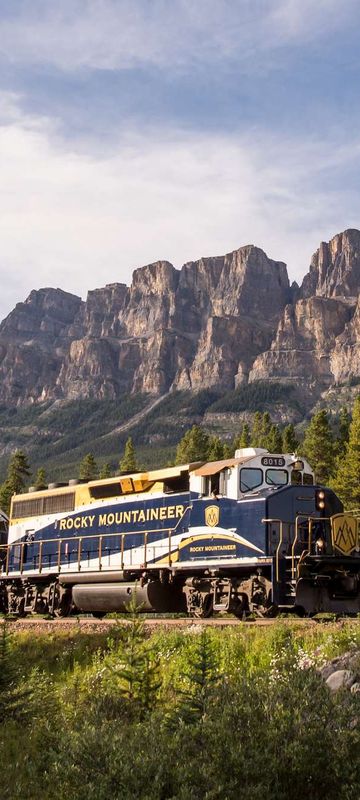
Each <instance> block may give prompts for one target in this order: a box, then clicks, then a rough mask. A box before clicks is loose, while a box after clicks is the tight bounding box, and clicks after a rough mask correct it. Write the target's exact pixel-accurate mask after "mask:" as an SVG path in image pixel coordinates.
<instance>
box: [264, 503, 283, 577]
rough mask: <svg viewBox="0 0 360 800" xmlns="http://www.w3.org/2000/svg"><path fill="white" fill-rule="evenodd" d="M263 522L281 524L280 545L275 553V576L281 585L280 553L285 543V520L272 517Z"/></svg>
mask: <svg viewBox="0 0 360 800" xmlns="http://www.w3.org/2000/svg"><path fill="white" fill-rule="evenodd" d="M261 522H271V523H273V522H278V523H279V543H278V546H277V548H276V553H275V575H276V581H277V583H279V553H280V547H281V545H282V543H283V535H284V528H283V525H284V520H282V519H278V518H277V517H273V518H272V517H270V518H264V519H262V520H261Z"/></svg>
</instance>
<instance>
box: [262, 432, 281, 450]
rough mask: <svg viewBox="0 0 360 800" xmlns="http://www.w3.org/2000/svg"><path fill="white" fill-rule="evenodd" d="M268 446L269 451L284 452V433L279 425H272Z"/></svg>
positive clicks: (267, 441) (267, 440)
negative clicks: (282, 433)
mask: <svg viewBox="0 0 360 800" xmlns="http://www.w3.org/2000/svg"><path fill="white" fill-rule="evenodd" d="M265 446H266V448H267V450H268V451H269V453H282V452H283V450H282V435H281V431H280V429H279V427H278V426H277V425H272V426H271V428H270V431H269V434H268V436H267V439H266V445H265Z"/></svg>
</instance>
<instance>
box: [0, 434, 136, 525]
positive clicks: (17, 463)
mask: <svg viewBox="0 0 360 800" xmlns="http://www.w3.org/2000/svg"><path fill="white" fill-rule="evenodd" d="M137 469H138V464H137V459H136V453H135V447H134V444H133V441H132V438H131V436H129V438H128V440H127V442H126V445H125V450H124V454H123V456H122V458H121V459H120V461H119V465H118V472H123V473H124V472H136V470H137ZM112 474H113V471H112V470H111V466H110V464H103V465H102V467H101V468H99V466H98V464H97V462H96V459H95V456H94V454H93V453H87V454H86V455H85V456H84V458H83V459H82V461H81V462H80V465H79V480H83V481H92V480H96V478H110V477H111V476H112ZM31 475H32V472H31V468H30V464H29V461H28V457H27V455H26V453H24V451H23V450H16V451H15V453H14V454H13V455H12V456H11V458H10V461H9V466H8V469H7V475H6V478H5V481H4V482H3V483H2V484H1V486H0V508H1V509H2V510H3V511H5V513H6V514H8V513H9V511H10V502H11V498H12V496H13V494H21V492H23V491H24V490H25V489H26V486H27V485H28V483H29V478H30V476H31ZM32 485H33V487H34V490H35V491H40V490H42V489H47V487H48V479H47V475H46V471H45V469H44V467H40V468H39V469H38V470H37V472H36V475H35V479H34V482H33V484H32Z"/></svg>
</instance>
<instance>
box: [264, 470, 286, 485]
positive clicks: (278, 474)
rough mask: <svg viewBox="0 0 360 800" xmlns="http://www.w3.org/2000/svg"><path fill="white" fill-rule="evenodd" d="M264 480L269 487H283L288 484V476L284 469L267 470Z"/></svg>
mask: <svg viewBox="0 0 360 800" xmlns="http://www.w3.org/2000/svg"><path fill="white" fill-rule="evenodd" d="M265 480H266V483H269V484H270V486H285V485H286V484H287V482H288V474H287V471H286V469H267V470H266V473H265Z"/></svg>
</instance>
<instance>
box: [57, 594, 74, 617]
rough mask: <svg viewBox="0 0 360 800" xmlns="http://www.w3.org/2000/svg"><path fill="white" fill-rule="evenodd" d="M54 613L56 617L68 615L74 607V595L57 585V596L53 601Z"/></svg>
mask: <svg viewBox="0 0 360 800" xmlns="http://www.w3.org/2000/svg"><path fill="white" fill-rule="evenodd" d="M53 603H54V605H53V611H52V613H53V615H54V617H58V618H60V617H68V616H69V614H70V613H71V609H72V595H71V592H69V590H66V589H63V588H60V586H56V587H55V596H54V601H53Z"/></svg>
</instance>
